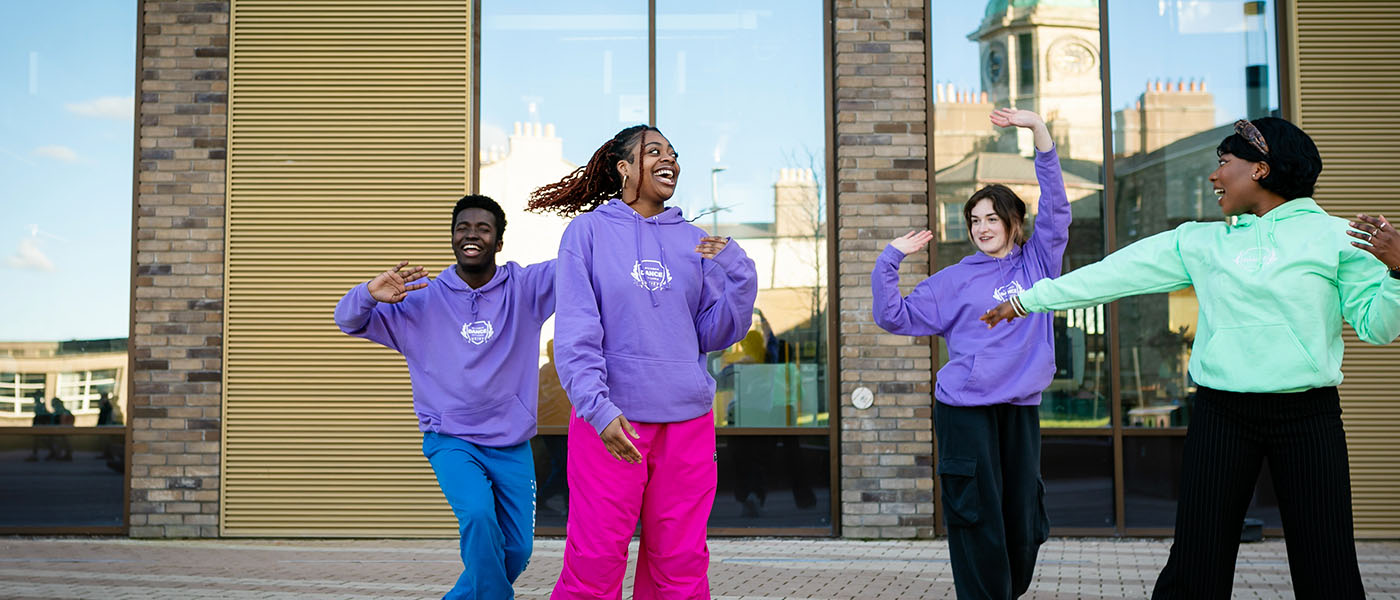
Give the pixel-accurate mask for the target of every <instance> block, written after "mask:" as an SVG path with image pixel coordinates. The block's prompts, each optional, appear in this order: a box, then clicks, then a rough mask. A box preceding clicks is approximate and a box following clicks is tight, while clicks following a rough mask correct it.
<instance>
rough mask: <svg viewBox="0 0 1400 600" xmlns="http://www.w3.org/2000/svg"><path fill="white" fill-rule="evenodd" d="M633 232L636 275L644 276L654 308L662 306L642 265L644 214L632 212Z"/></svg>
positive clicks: (645, 285) (643, 284)
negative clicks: (647, 279)
mask: <svg viewBox="0 0 1400 600" xmlns="http://www.w3.org/2000/svg"><path fill="white" fill-rule="evenodd" d="M632 232H633V234H634V235H633V236H632V241H633V242H635V245H636V249H637V266H635V267H633V268H634V269H637V275H636V276H637V277H641V278H642V281H641V283H642V287H644V288H646V289H647V295H648V296H650V297H651V306H652V308H655V307H658V306H661V302H660V301H659V300H657V299H656V291H654V290H652V289H651V284H648V283H646V273H645V270H644V268H643V267H642V216H641V215H639V214H637V213H635V212H634V213H632ZM661 264H663V265H664V264H666V263H665V261H662V263H661Z"/></svg>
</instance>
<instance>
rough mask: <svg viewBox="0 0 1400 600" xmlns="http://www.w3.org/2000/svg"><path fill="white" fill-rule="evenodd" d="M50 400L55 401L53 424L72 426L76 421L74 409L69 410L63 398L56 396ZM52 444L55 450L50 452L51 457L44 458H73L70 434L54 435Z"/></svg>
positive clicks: (65, 459) (64, 459) (66, 459)
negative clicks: (64, 404)
mask: <svg viewBox="0 0 1400 600" xmlns="http://www.w3.org/2000/svg"><path fill="white" fill-rule="evenodd" d="M50 402H52V403H53V417H52V418H53V424H54V425H59V426H63V427H72V426H73V424H74V423H75V419H74V417H73V411H71V410H68V408H67V407H65V406H63V399H62V398H59V397H57V396H54V398H53V400H50ZM51 444H52V448H54V449H55V450H53V451H52V452H51V453H50V454H49V457H48V458H46V459H44V460H49V459H52V460H62V461H68V460H73V441H72V440H70V439H68V436H66V435H56V436H53V441H52V442H51Z"/></svg>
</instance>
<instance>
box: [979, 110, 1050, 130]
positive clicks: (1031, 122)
mask: <svg viewBox="0 0 1400 600" xmlns="http://www.w3.org/2000/svg"><path fill="white" fill-rule="evenodd" d="M990 118H991V119H992V124H993V125H996V126H997V127H1012V126H1015V127H1025V128H1026V129H1034V128H1035V126H1036V125H1044V124H1045V121H1043V120H1041V118H1040V115H1038V114H1035V112H1034V111H1029V110H1020V109H1016V108H998V109H996V110H994V111H992V115H991V117H990Z"/></svg>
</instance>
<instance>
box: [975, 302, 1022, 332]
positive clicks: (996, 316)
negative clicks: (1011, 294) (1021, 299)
mask: <svg viewBox="0 0 1400 600" xmlns="http://www.w3.org/2000/svg"><path fill="white" fill-rule="evenodd" d="M1018 316H1019V315H1017V314H1016V309H1015V308H1014V307H1012V306H1011V301H1010V300H1008V301H1006V302H1002V303H1001V304H998V305H996V306H993V307H992V308H991V310H988V311H987V312H985V313H982V316H980V317H977V318H978V319H980V320H981V321H982V322H983V323H986V324H987V329H991V328H993V327H996V325H997V323H1000V322H1002V321H1006V322H1008V323H1009V322H1011V321H1014V320H1016V318H1017V317H1018Z"/></svg>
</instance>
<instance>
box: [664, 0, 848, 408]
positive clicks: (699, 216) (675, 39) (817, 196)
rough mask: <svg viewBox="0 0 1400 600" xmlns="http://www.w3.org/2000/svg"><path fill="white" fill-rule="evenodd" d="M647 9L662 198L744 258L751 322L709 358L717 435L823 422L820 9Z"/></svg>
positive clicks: (786, 5) (673, 4)
mask: <svg viewBox="0 0 1400 600" xmlns="http://www.w3.org/2000/svg"><path fill="white" fill-rule="evenodd" d="M751 5H752V4H751V3H745V2H738V1H733V0H724V1H720V2H707V3H704V4H703V5H699V4H696V3H693V2H678V1H674V0H671V1H668V0H662V1H660V2H658V3H657V32H656V53H657V85H656V88H657V90H656V91H657V103H656V104H657V108H656V110H657V126H658V127H659V128H660V129H661V130H662V131H663V132H665V133H666V135H667V136H668V137H669V138H670V139H671V141H672V143H673V144H675V145H676V146H677V149H678V150H679V151H680V152H681V154H682V159H681V165H682V169H683V170H685V171H688V172H689V173H691V175H689V176H686V177H682V178H681V179H680V182H679V186H678V189H677V190H676V195H675V196H674V197H673V198H672V200H671V203H672V204H674V205H677V206H680V207H681V208H682V209H683V210H684V211H685V213H686V216H687V218H691V219H695V224H696V225H699V226H701V227H703V228H705V229H706V230H709V231H710V232H711V233H713V234H715V235H723V236H729V237H731V238H733V239H734V241H735V242H736V243H738V244H739V245H740V246H741V247H742V248H743V249H744V251H745V252H746V253H747V254H748V255H749V257H750V258H752V259H753V260H754V264H755V265H756V267H757V269H758V276H759V291H758V301H757V302H756V306H755V310H754V318H753V326H752V328H751V329H750V331H749V333H748V335H747V336H745V337H744V339H743V340H741V341H740V342H739V343H737V344H735V345H734V346H732V347H730V348H728V349H726V350H723V351H720V352H715V353H713V354H711V356H710V360H709V363H710V372H711V374H712V375H714V377H715V380H716V382H717V383H718V389H717V391H716V397H715V422H716V425H718V426H721V427H823V428H824V427H827V426H828V423H829V420H828V416H827V415H828V412H827V399H826V385H825V380H826V362H827V358H826V342H825V338H826V331H825V330H826V316H825V315H826V285H825V284H826V235H825V229H826V211H825V189H824V188H825V185H824V184H825V176H824V175H823V168H824V166H825V163H826V147H825V146H826V137H825V131H826V126H825V118H824V116H823V115H824V101H825V98H824V93H823V88H822V86H823V79H824V77H823V69H824V65H823V62H822V54H823V53H822V46H823V41H822V11H821V9H820V8H819V7H817V6H813V5H811V4H810V3H799V2H778V3H768V4H767V5H765V7H764V8H762V9H755V8H751Z"/></svg>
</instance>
